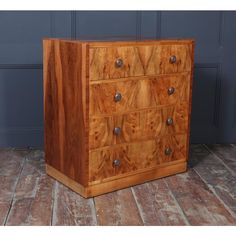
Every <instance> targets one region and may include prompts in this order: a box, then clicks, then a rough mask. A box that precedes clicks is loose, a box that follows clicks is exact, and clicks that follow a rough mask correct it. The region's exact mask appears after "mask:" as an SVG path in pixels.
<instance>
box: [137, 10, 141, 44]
mask: <svg viewBox="0 0 236 236" xmlns="http://www.w3.org/2000/svg"><path fill="white" fill-rule="evenodd" d="M141 23H142V12H141V11H137V12H136V39H137V40H140V39H141Z"/></svg>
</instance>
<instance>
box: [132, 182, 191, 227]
mask: <svg viewBox="0 0 236 236" xmlns="http://www.w3.org/2000/svg"><path fill="white" fill-rule="evenodd" d="M132 189H133V194H134V196H135V199H136V202H137V205H138V207H139V211H140V212H141V215H142V219H143V221H144V224H145V225H188V224H189V223H188V221H187V220H186V218H185V216H184V215H183V212H182V210H181V208H180V207H179V205H178V203H177V202H176V200H175V198H174V197H173V196H172V193H171V191H170V190H169V189H168V186H167V185H166V183H165V181H164V180H163V179H160V180H155V181H152V182H149V183H146V184H142V185H137V186H134V187H132Z"/></svg>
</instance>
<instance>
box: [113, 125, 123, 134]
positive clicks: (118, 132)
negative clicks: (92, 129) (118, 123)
mask: <svg viewBox="0 0 236 236" xmlns="http://www.w3.org/2000/svg"><path fill="white" fill-rule="evenodd" d="M113 132H114V134H115V135H120V133H121V128H120V127H115V128H114V130H113Z"/></svg>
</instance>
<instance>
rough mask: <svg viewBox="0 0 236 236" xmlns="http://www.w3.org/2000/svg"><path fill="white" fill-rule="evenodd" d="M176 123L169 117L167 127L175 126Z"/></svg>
mask: <svg viewBox="0 0 236 236" xmlns="http://www.w3.org/2000/svg"><path fill="white" fill-rule="evenodd" d="M173 123H174V121H173V119H172V118H171V117H169V118H168V119H167V120H166V124H167V125H173Z"/></svg>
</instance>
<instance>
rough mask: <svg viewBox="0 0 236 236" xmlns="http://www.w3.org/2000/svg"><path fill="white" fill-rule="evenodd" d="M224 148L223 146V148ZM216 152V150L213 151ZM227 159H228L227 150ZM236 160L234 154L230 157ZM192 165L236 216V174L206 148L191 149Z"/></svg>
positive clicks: (196, 147)
mask: <svg viewBox="0 0 236 236" xmlns="http://www.w3.org/2000/svg"><path fill="white" fill-rule="evenodd" d="M223 147H224V146H223V145H222V148H223ZM213 150H214V149H213ZM225 150H226V155H225V158H228V157H229V155H227V151H229V150H228V149H227V148H226V149H225ZM230 156H231V157H232V158H235V156H234V154H233V153H231V155H230ZM191 164H192V165H193V166H194V170H195V171H196V172H197V173H198V174H199V175H200V176H201V178H202V179H204V181H205V183H207V184H208V185H209V186H210V187H211V189H212V191H214V192H215V194H216V195H217V196H218V197H219V198H220V199H221V201H222V202H223V203H224V204H225V206H226V207H228V209H229V210H231V211H232V212H233V213H234V214H235V216H236V174H235V172H232V171H231V169H229V168H226V167H225V165H224V164H223V163H222V162H221V161H220V160H219V159H218V158H217V157H216V156H215V155H214V154H213V153H211V152H209V151H208V150H207V149H206V148H204V147H202V146H200V145H194V146H192V148H191Z"/></svg>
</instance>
